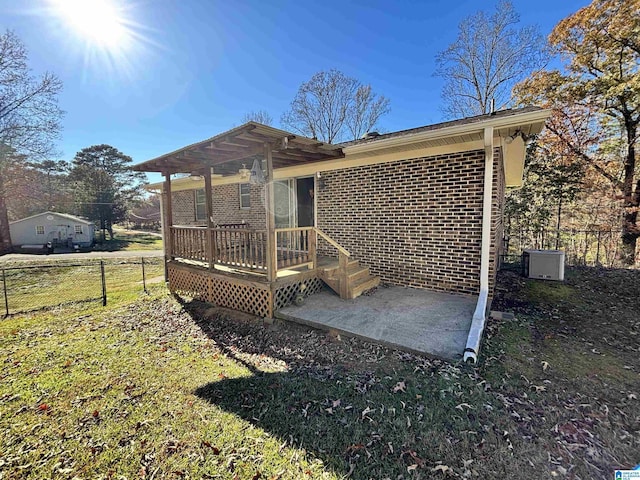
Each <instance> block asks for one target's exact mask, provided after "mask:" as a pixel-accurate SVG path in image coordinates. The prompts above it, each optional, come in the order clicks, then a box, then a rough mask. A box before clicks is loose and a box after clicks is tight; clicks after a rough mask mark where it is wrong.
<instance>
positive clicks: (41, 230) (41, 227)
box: [36, 225, 44, 235]
mask: <svg viewBox="0 0 640 480" xmlns="http://www.w3.org/2000/svg"><path fill="white" fill-rule="evenodd" d="M36 235H44V225H36Z"/></svg>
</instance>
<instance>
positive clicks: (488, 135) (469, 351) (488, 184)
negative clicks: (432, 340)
mask: <svg viewBox="0 0 640 480" xmlns="http://www.w3.org/2000/svg"><path fill="white" fill-rule="evenodd" d="M492 197H493V127H486V128H485V129H484V197H483V201H482V249H481V251H480V295H479V296H478V303H477V304H476V309H475V311H474V312H473V318H472V319H471V328H470V329H469V336H468V337H467V346H466V348H465V349H464V357H463V361H464V362H467V361H469V360H471V361H472V362H473V363H476V362H477V360H478V354H479V353H480V340H481V339H482V332H483V331H484V324H485V320H486V313H487V299H488V297H489V253H490V248H491V203H492Z"/></svg>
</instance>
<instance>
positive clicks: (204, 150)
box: [133, 122, 344, 176]
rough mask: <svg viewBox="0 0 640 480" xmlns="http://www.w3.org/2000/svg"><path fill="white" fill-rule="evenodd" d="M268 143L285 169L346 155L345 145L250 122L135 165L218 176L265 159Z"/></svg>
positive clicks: (146, 169)
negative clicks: (257, 159) (329, 142)
mask: <svg viewBox="0 0 640 480" xmlns="http://www.w3.org/2000/svg"><path fill="white" fill-rule="evenodd" d="M265 144H269V145H271V150H272V158H273V167H274V168H283V167H291V166H295V165H299V164H302V163H310V162H317V161H322V160H330V159H336V158H342V157H344V153H343V152H342V148H341V147H339V146H336V145H331V144H328V143H323V142H319V141H318V140H315V139H311V138H307V137H301V136H298V135H294V134H293V133H291V132H287V131H285V130H280V129H277V128H273V127H269V126H267V125H263V124H261V123H256V122H248V123H245V124H244V125H241V126H239V127H236V128H232V129H231V130H228V131H226V132H223V133H220V134H219V135H216V136H214V137H211V138H208V139H206V140H203V141H201V142H197V143H194V144H191V145H187V146H186V147H182V148H180V149H178V150H175V151H173V152H170V153H166V154H164V155H161V156H159V157H156V158H154V159H151V160H147V161H146V162H143V163H139V164H138V165H135V166H134V167H133V169H134V170H137V171H139V172H161V173H164V174H172V173H191V172H199V173H205V172H206V170H207V169H208V168H213V172H214V174H215V175H222V176H229V175H235V174H237V173H238V170H239V169H240V167H242V166H243V164H246V165H247V166H248V167H249V168H251V165H250V162H252V161H253V159H254V158H263V156H264V148H265Z"/></svg>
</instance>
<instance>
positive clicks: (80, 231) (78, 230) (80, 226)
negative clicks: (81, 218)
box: [75, 225, 82, 235]
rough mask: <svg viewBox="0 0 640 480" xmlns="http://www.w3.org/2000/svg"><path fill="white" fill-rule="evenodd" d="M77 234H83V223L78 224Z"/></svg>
mask: <svg viewBox="0 0 640 480" xmlns="http://www.w3.org/2000/svg"><path fill="white" fill-rule="evenodd" d="M75 227H76V229H75V230H76V235H82V225H76V226H75Z"/></svg>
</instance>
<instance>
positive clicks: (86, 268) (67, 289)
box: [2, 258, 164, 313]
mask: <svg viewBox="0 0 640 480" xmlns="http://www.w3.org/2000/svg"><path fill="white" fill-rule="evenodd" d="M104 266H105V267H104V269H105V281H106V290H107V301H116V302H118V301H120V300H122V299H126V298H128V299H129V300H132V299H134V298H136V296H137V295H139V294H140V293H141V292H142V290H143V285H142V266H141V264H140V260H139V259H128V260H127V261H126V262H123V261H118V260H110V261H105V262H104ZM163 272H164V270H163V264H162V261H161V259H153V258H151V259H145V277H146V278H147V279H148V280H149V279H152V278H154V277H158V276H160V275H162V274H163ZM4 278H5V281H6V289H7V296H8V301H9V312H10V313H16V312H22V311H31V310H37V309H40V308H43V307H51V306H55V305H59V304H64V303H72V302H82V301H87V300H98V299H101V298H102V280H101V272H100V263H99V262H97V261H84V262H82V264H78V263H75V264H74V263H69V262H48V263H46V264H44V266H24V265H22V266H16V267H14V268H7V269H5V270H4ZM2 306H3V307H4V304H3V305H2ZM3 310H4V308H3Z"/></svg>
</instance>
